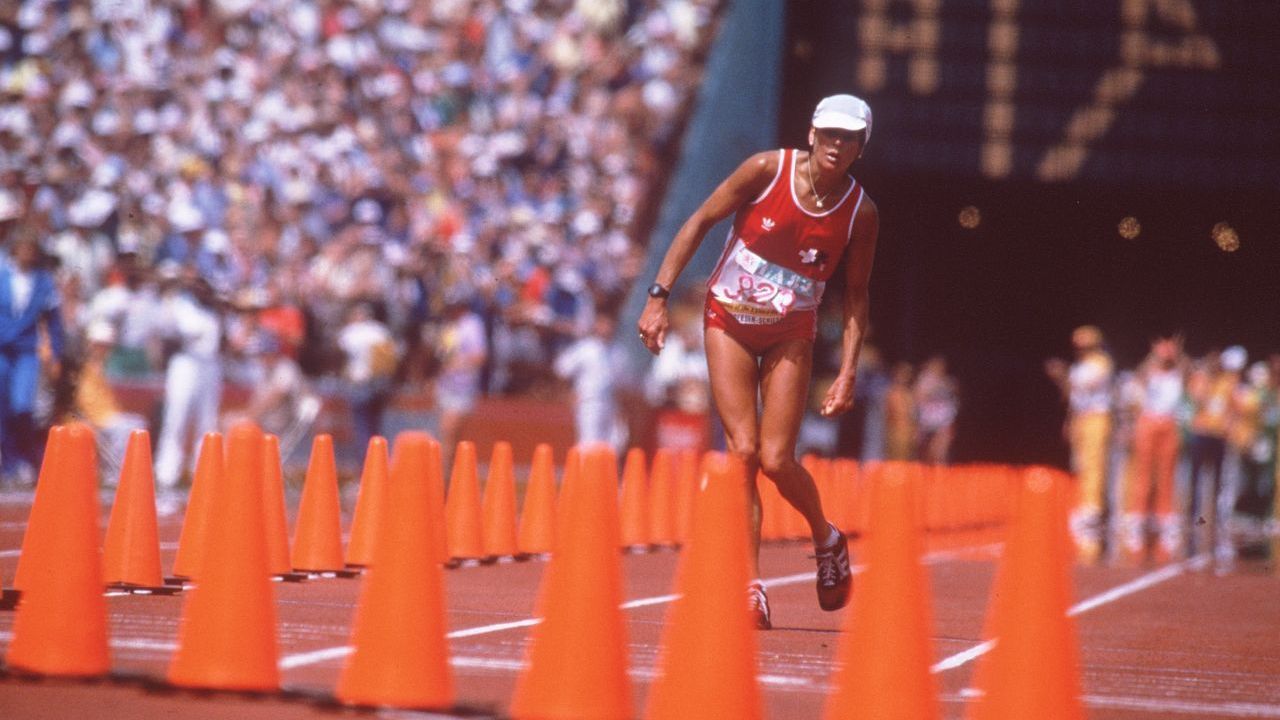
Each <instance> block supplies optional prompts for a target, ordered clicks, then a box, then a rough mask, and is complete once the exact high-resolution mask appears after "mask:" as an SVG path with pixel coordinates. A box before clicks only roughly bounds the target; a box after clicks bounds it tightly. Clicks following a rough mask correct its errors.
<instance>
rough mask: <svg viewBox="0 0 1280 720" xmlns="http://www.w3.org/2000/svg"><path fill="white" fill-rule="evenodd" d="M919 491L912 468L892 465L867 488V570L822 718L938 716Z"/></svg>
mask: <svg viewBox="0 0 1280 720" xmlns="http://www.w3.org/2000/svg"><path fill="white" fill-rule="evenodd" d="M919 492H920V474H919V468H918V466H915V467H909V466H906V465H897V466H894V467H892V468H890V469H888V470H887V471H886V472H885V473H883V474H882V475H880V476H879V477H878V478H877V481H876V482H875V484H874V485H873V486H872V489H871V493H872V504H873V507H874V508H875V511H874V513H873V514H872V525H871V527H870V528H869V530H868V532H867V549H866V556H865V557H866V563H867V570H866V572H865V573H864V574H863V576H862V578H861V579H860V582H859V584H858V589H857V591H856V592H855V593H854V596H853V608H852V611H851V612H849V613H848V614H846V615H845V627H844V632H843V634H842V635H841V637H840V649H839V651H838V655H837V657H838V659H839V663H838V666H837V670H836V672H835V674H834V676H833V677H832V685H834V687H835V690H834V691H833V692H832V693H831V695H830V696H828V698H827V703H826V709H825V712H824V714H823V717H824V718H826V720H840V719H842V718H854V717H857V718H901V719H902V720H928V719H929V718H939V717H941V708H940V707H939V705H938V687H937V682H936V680H935V678H934V676H933V674H932V673H931V672H930V670H929V665H930V662H931V658H932V655H933V647H932V642H931V637H932V633H933V615H932V612H931V611H930V607H929V598H930V597H931V595H930V591H929V578H928V574H927V573H926V571H925V568H924V566H923V565H922V564H921V563H920V557H921V554H922V553H923V542H922V540H921V537H920V528H919V526H918V524H917V522H916V517H915V513H916V509H915V508H916V504H917V502H918V496H919ZM885 688H893V692H886V691H885Z"/></svg>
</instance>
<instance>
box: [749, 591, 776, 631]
mask: <svg viewBox="0 0 1280 720" xmlns="http://www.w3.org/2000/svg"><path fill="white" fill-rule="evenodd" d="M747 605H748V607H750V608H751V617H752V618H754V619H755V621H756V627H757V628H758V629H760V630H769V629H771V628H772V627H773V618H772V617H771V615H770V613H769V596H768V595H766V594H765V592H764V584H763V583H758V582H753V583H751V584H750V585H748V586H747Z"/></svg>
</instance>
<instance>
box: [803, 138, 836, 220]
mask: <svg viewBox="0 0 1280 720" xmlns="http://www.w3.org/2000/svg"><path fill="white" fill-rule="evenodd" d="M804 167H805V169H806V170H808V171H809V192H811V193H813V201H814V202H815V203H817V205H818V209H819V210H821V209H822V207H823V205H822V203H823V202H824V201H825V200H826V199H827V195H830V194H831V192H830V191H827V194H826V195H819V194H818V186H817V185H816V184H814V182H813V151H809V158H808V159H807V160H805V163H804Z"/></svg>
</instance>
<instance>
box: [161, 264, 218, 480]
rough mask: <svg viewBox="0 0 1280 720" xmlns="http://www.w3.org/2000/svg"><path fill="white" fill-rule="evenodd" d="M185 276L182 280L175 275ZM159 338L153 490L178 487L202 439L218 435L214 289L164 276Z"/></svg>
mask: <svg viewBox="0 0 1280 720" xmlns="http://www.w3.org/2000/svg"><path fill="white" fill-rule="evenodd" d="M180 272H185V273H187V274H186V275H179V274H178V273H180ZM167 273H168V274H166V275H165V276H164V281H165V284H166V286H165V288H164V290H163V294H162V298H161V308H160V314H161V319H160V321H159V328H158V332H159V335H160V336H161V337H162V338H163V339H164V341H165V343H166V344H167V345H168V347H169V348H170V349H171V351H172V354H171V355H170V356H169V360H168V363H167V364H166V365H165V376H164V411H163V417H162V419H161V423H160V439H159V442H158V443H157V445H156V461H155V462H156V485H157V486H158V487H159V488H161V489H171V488H173V487H175V486H177V484H178V481H179V480H180V479H181V477H182V475H183V473H184V472H186V471H189V470H191V469H192V466H193V463H194V459H195V452H192V451H191V450H190V445H189V443H188V441H189V440H190V441H193V442H194V443H196V447H198V446H199V445H198V444H199V443H200V442H201V440H202V439H203V438H204V435H205V433H210V432H214V431H216V430H217V429H218V406H219V403H220V402H221V400H222V356H221V354H220V349H221V343H222V334H223V322H222V316H221V313H220V312H219V307H218V306H219V303H218V300H217V298H216V296H215V294H214V291H213V288H212V287H211V286H210V285H209V283H208V282H207V281H205V280H204V279H203V278H200V277H192V276H191V275H190V274H189V273H190V271H189V270H188V271H179V270H177V269H176V268H174V269H171V270H168V271H167Z"/></svg>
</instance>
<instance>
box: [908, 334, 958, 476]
mask: <svg viewBox="0 0 1280 720" xmlns="http://www.w3.org/2000/svg"><path fill="white" fill-rule="evenodd" d="M915 402H916V409H917V411H918V413H919V420H920V430H919V432H920V450H919V458H920V459H921V460H923V461H924V462H927V463H933V464H935V465H945V464H946V463H948V462H950V461H951V443H952V441H953V440H955V423H956V415H957V414H958V413H959V405H960V399H959V392H958V391H957V389H956V381H955V378H953V377H951V376H950V375H948V374H947V361H946V359H945V358H943V357H941V356H935V357H931V358H929V359H928V360H927V361H925V363H924V365H923V366H922V367H921V368H920V375H919V377H917V378H916V384H915Z"/></svg>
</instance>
